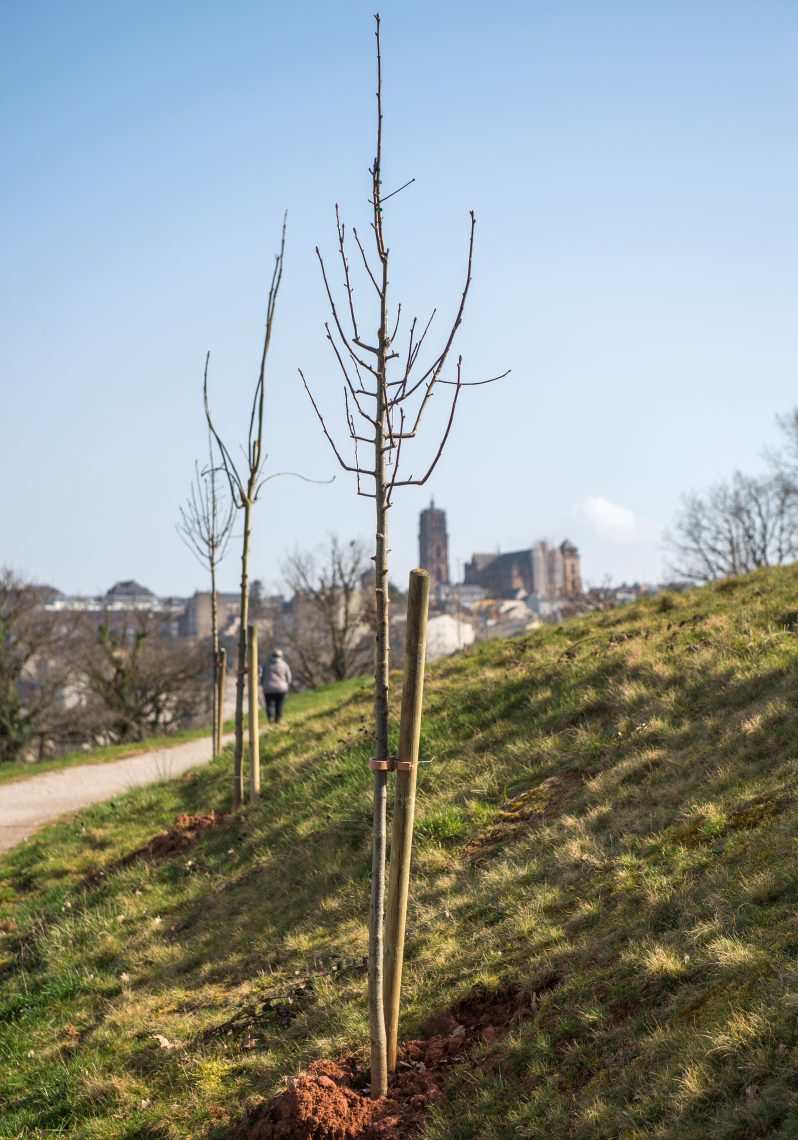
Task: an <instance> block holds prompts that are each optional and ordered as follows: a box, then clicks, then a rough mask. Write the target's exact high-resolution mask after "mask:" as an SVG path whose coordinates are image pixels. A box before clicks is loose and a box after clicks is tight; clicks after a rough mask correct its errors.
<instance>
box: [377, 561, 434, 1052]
mask: <svg viewBox="0 0 798 1140" xmlns="http://www.w3.org/2000/svg"><path fill="white" fill-rule="evenodd" d="M428 606H429V574H428V573H427V571H426V570H411V571H410V589H409V591H408V596H407V642H406V645H405V673H404V682H403V685H402V717H401V721H400V725H399V758H398V761H397V767H396V791H395V798H394V809H393V831H392V836H391V865H390V871H389V875H388V905H387V911H386V929H385V969H384V975H385V977H384V1007H385V1032H386V1036H387V1040H388V1072H389V1073H395V1072H396V1043H397V1036H398V1031H399V1005H400V1000H401V989H402V962H403V960H404V947H405V925H406V922H407V897H408V893H409V887H410V856H411V850H412V846H413V819H414V816H415V810H416V776H417V773H418V748H419V741H420V738H421V705H422V700H423V696H424V664H425V659H426V652H427V609H428ZM405 765H407V767H405Z"/></svg>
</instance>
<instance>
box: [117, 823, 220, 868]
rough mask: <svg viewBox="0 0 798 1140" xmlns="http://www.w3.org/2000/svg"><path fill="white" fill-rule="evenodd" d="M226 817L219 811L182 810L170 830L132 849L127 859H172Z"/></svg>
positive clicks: (154, 861)
mask: <svg viewBox="0 0 798 1140" xmlns="http://www.w3.org/2000/svg"><path fill="white" fill-rule="evenodd" d="M226 818H227V817H226V816H225V815H223V814H222V813H221V812H218V811H206V812H203V814H202V815H187V814H186V813H185V812H181V814H180V815H179V816H177V818H176V819H175V822H174V824H173V825H172V827H170V828H169V830H168V831H164V832H162V833H161V834H160V835H155V836H153V838H152V839H150V840H148V841H147V842H146V843H144V844H143V845H142V846H141V847H138V848H136V850H135V851H131V852H130V854H129V855H127V856H125V861H126V862H128V863H132V862H133V861H134V860H135V859H148V860H150V861H151V862H153V863H159V862H160V861H161V860H162V859H172V858H173V857H174V856H175V855H182V853H183V852H184V851H185V850H186V849H187V848H189V847H191V845H192V844H193V843H195V842H196V841H197V839H199V836H200V834H201V832H203V831H207V830H208V829H209V828H211V827H218V826H219V824H220V823H224V821H225V819H226Z"/></svg>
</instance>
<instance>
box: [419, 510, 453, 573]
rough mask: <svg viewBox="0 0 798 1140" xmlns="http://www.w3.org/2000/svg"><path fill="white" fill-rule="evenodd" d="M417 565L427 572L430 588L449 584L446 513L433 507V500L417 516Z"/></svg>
mask: <svg viewBox="0 0 798 1140" xmlns="http://www.w3.org/2000/svg"><path fill="white" fill-rule="evenodd" d="M418 521H419V533H418V545H419V559H418V561H419V565H420V566H421V567H422V569H424V570H429V576H430V584H431V585H432V586H446V585H448V584H449V580H450V579H449V535H448V534H447V532H446V511H442V510H440V509H439V508H438V507H436V506H435V500H434V499H433V500H432V502H431V503H430V505H429V506H428V507H427V509H426V510H425V511H422V512H421V514H420V516H419V520H418Z"/></svg>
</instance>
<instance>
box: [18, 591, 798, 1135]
mask: <svg viewBox="0 0 798 1140" xmlns="http://www.w3.org/2000/svg"><path fill="white" fill-rule="evenodd" d="M797 631H798V572H797V571H796V570H795V569H789V570H783V571H778V572H766V573H759V574H756V575H754V576H752V577H749V578H746V579H742V580H737V581H732V582H728V583H721V584H719V585H718V586H715V587H711V588H707V589H706V590H703V591H701V592H697V593H693V594H689V595H683V596H679V597H675V598H670V597H667V596H666V597H664V598H660V599H655V600H654V601H652V602H650V603H646V604H640V605H637V606H635V607H630V608H627V609H625V610H621V611H618V612H616V613H611V614H604V615H591V616H588V617H587V618H585V619H581V620H579V621H574V622H572V623H569V624H567V625H565V626H561V627H554V628H549V629H544V630H540V631H537V632H536V633H534V634H531V635H529V636H526V637H524V638H520V639H517V640H513V641H508V642H503V643H491V644H488V645H486V646H483V647H481V648H479V649H477V650H474V651H471V652H469V653H467V654H464V655H463V656H462V657H460V658H457V659H452V660H450V661H447V662H444V663H442V664H441V665H439V666H438V667H436V668H435V669H433V670H431V672H430V675H429V685H428V697H427V705H426V721H425V728H424V738H423V752H424V754H425V755H426V757H431V756H434V757H435V760H434V762H433V763H432V764H431V765H429V766H426V767H424V768H422V775H421V780H420V801H419V821H418V843H417V849H416V862H415V878H414V883H413V897H412V900H411V914H410V920H409V927H410V931H409V945H408V960H407V970H406V1004H405V1009H404V1019H403V1025H402V1034H403V1036H408V1035H412V1034H413V1033H414V1031H415V1030H416V1029H417V1027H418V1023H419V1021H420V1020H421V1019H422V1018H423V1017H424V1016H425V1015H426V1014H427V1013H429V1012H431V1011H432V1010H434V1009H439V1008H442V1007H443V1006H445V1005H446V1004H447V1003H448V1002H449V1001H450V1000H451V999H452V998H454V997H456V996H458V995H461V994H462V993H463V992H464V991H465V990H466V989H468V988H469V987H470V986H471V985H473V984H475V983H479V982H482V983H487V984H494V983H499V982H502V981H507V980H512V979H515V980H517V981H518V982H520V984H521V985H522V986H524V987H526V988H527V989H529V990H530V991H531V990H535V989H536V988H541V996H540V999H539V1001H538V1003H537V1004H536V1006H535V1015H534V1017H533V1018H530V1019H529V1020H527V1021H524V1022H521V1023H519V1024H518V1025H517V1026H516V1027H515V1028H514V1029H513V1031H512V1033H511V1034H510V1036H509V1037H508V1038H506V1039H505V1040H504V1041H503V1042H502V1043H501V1045H500V1046H499V1047H498V1057H497V1059H496V1061H495V1063H493V1064H489V1063H486V1064H484V1065H482V1066H474V1065H472V1066H470V1067H465V1066H464V1067H462V1068H461V1069H460V1071H459V1072H456V1073H455V1076H454V1078H453V1088H452V1092H451V1096H450V1098H449V1101H448V1105H447V1106H445V1107H443V1108H439V1109H436V1110H435V1112H434V1114H433V1116H432V1117H431V1118H430V1125H429V1129H428V1133H427V1135H428V1136H429V1137H430V1138H436V1140H442V1138H448V1140H458V1138H461V1140H467V1138H471V1137H475V1136H479V1137H510V1136H514V1137H547V1138H551V1137H557V1138H559V1137H585V1138H587V1137H608V1138H609V1137H616V1136H623V1137H640V1138H642V1137H660V1136H667V1137H685V1138H693V1137H695V1138H696V1140H698V1138H699V1137H701V1138H704V1137H741V1138H742V1137H757V1136H785V1137H787V1136H798V1022H797V1020H796V1019H797V1018H798V923H796V909H797V906H798V867H797V866H796V852H795V846H796V841H795V836H796V821H797V820H798V711H796V708H795V695H796V688H797V687H798V640H797V639H798V632H797ZM292 713H293V715H292V729H291V731H290V732H287V733H284V734H277V733H275V734H270V735H268V736H267V737H266V741H265V747H264V751H265V761H264V764H263V776H264V786H265V791H266V795H265V799H264V801H263V802H262V803H261V804H259V805H258V806H256V807H255V808H246V809H243V810H241V811H240V812H238V813H237V814H236V815H235V816H231V817H230V819H229V820H228V821H227V822H226V823H225V824H224V825H223V826H222V827H219V828H217V829H216V830H213V831H209V832H206V833H205V834H204V835H203V836H202V838H201V839H200V840H199V842H198V843H197V844H196V846H195V847H193V848H192V849H191V851H189V852H187V853H186V854H185V855H183V856H180V857H178V858H176V859H173V860H171V861H170V862H167V863H163V864H161V865H160V866H158V867H151V866H149V865H147V864H145V863H142V862H138V863H134V864H132V865H130V866H127V867H125V868H120V869H117V870H112V871H110V872H109V873H108V874H107V875H106V876H105V877H104V878H103V879H101V880H100V881H99V883H97V884H96V885H91V884H90V882H88V881H87V876H88V875H89V874H90V872H91V871H92V870H93V869H94V868H95V867H97V866H106V867H110V866H111V865H112V864H113V863H114V861H115V860H118V859H119V858H120V856H122V855H124V854H125V853H127V852H129V851H131V850H132V849H134V848H135V847H136V846H137V845H138V844H140V843H142V842H143V841H144V840H146V839H147V838H149V837H150V836H151V835H152V834H153V833H155V832H157V831H159V830H161V829H163V828H166V827H168V826H169V824H170V823H171V821H172V820H173V818H174V816H175V814H176V813H177V812H179V811H195V810H205V809H208V808H211V807H214V808H217V809H219V808H224V807H225V806H226V804H227V802H228V791H229V758H228V761H227V762H226V763H221V762H219V763H216V764H214V765H210V766H208V767H206V768H203V769H202V770H200V771H199V772H198V773H197V775H196V776H195V777H194V778H193V779H190V780H185V779H183V780H179V781H175V782H172V783H166V784H163V785H159V786H157V787H150V788H145V789H139V790H136V791H133V792H131V793H129V794H128V795H126V796H123V797H120V798H119V799H117V800H115V801H113V802H112V803H110V804H106V805H102V806H100V807H97V808H93V809H91V810H89V811H86V812H84V813H82V814H81V815H80V816H79V817H77V818H76V819H75V820H74V821H73V822H67V823H62V824H59V825H57V826H54V827H52V828H50V829H48V830H46V831H45V832H42V833H40V834H39V835H38V836H36V837H35V838H33V839H31V840H29V841H28V842H26V843H25V844H23V845H22V846H21V847H19V848H18V849H16V850H15V851H14V852H11V853H10V854H9V855H8V856H6V857H4V858H3V859H0V883H2V884H3V885H2V886H0V931H2V930H3V929H6V930H7V933H6V934H5V936H4V937H3V938H2V939H1V940H0V942H2V946H1V947H0V978H2V979H3V981H2V983H1V984H0V1106H5V1107H4V1108H0V1136H4V1137H5V1136H28V1135H30V1136H33V1135H36V1136H38V1135H48V1134H56V1133H58V1134H68V1135H70V1136H76V1137H77V1136H80V1137H102V1138H106V1137H123V1136H124V1137H189V1136H190V1137H203V1136H213V1135H215V1134H220V1133H221V1131H222V1130H223V1128H224V1126H225V1123H226V1122H227V1121H228V1120H229V1119H231V1118H233V1117H235V1115H236V1113H237V1111H238V1106H239V1105H240V1104H241V1103H242V1101H243V1100H244V1099H245V1098H248V1097H252V1096H255V1095H263V1096H267V1095H269V1094H270V1092H271V1091H273V1090H274V1088H275V1087H276V1086H277V1085H278V1083H279V1080H280V1078H281V1076H282V1075H283V1074H285V1073H287V1072H291V1071H294V1070H295V1069H297V1068H299V1067H301V1066H303V1065H305V1064H307V1062H308V1061H309V1060H310V1059H311V1058H312V1057H313V1056H317V1055H320V1054H326V1055H328V1054H336V1053H339V1052H341V1051H346V1050H348V1049H351V1048H352V1047H355V1048H358V1049H360V1050H361V1051H364V1043H365V1042H366V1041H367V1018H366V1008H365V1001H364V989H365V978H364V976H363V974H362V972H361V970H360V965H359V958H360V955H362V954H364V953H365V949H366V912H367V894H368V872H369V851H368V821H369V816H370V809H369V790H370V785H371V780H370V774H369V772H368V769H367V767H366V761H367V758H368V756H369V754H370V747H369V723H370V695H369V691H368V688H367V687H364V686H363V685H362V684H361V683H350V684H348V685H347V686H344V687H341V689H340V690H338V691H336V690H328V691H326V692H325V693H323V694H320V695H318V696H308V697H307V698H304V700H303V702H302V704H300V702H299V701H295V702H294V704H293V709H292ZM12 923H16V928H13V929H10V930H9V929H8V927H9V926H10V925H11V924H12ZM555 978H556V979H558V984H555V985H551V984H550V983H551V982H552V980H553V979H555ZM546 983H549V984H548V985H547V986H544V984H546ZM289 998H290V999H291V1001H290V1004H289V1000H288V999H289ZM264 1002H270V1003H271V1004H266V1005H264V1004H263V1003H264ZM275 1003H282V1006H281V1009H278V1010H277V1012H274V1011H273V1006H274V1004H275ZM286 1011H288V1013H289V1015H290V1016H292V1017H293V1020H290V1021H289V1020H288V1016H284V1015H285V1014H286ZM237 1012H241V1013H242V1014H246V1015H247V1016H246V1017H242V1019H241V1020H240V1021H239V1022H236V1023H234V1024H233V1025H231V1026H230V1032H229V1033H227V1032H223V1033H221V1034H214V1033H213V1032H210V1035H209V1031H212V1030H213V1029H214V1028H215V1027H219V1026H221V1025H223V1024H224V1023H225V1022H227V1021H229V1020H230V1019H231V1017H233V1015H234V1014H236V1013H237ZM250 1014H251V1016H250ZM155 1034H161V1035H162V1037H163V1038H164V1039H165V1040H166V1041H167V1042H168V1043H169V1044H170V1045H176V1046H177V1047H176V1048H168V1047H164V1045H163V1043H162V1042H159V1041H158V1040H157V1039H156V1038H155V1036H154V1035H155ZM491 1049H493V1050H494V1051H496V1049H497V1046H496V1045H493V1046H486V1047H485V1050H486V1052H490V1050H491Z"/></svg>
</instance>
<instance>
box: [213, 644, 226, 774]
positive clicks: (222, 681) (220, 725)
mask: <svg viewBox="0 0 798 1140" xmlns="http://www.w3.org/2000/svg"><path fill="white" fill-rule="evenodd" d="M226 682H227V650H226V649H225V648H224V647H222V648H221V649H220V650H219V693H218V696H217V698H216V708H217V721H216V736H217V739H218V741H219V751H220V752H221V750H222V731H223V729H224V696H225V685H226Z"/></svg>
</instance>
